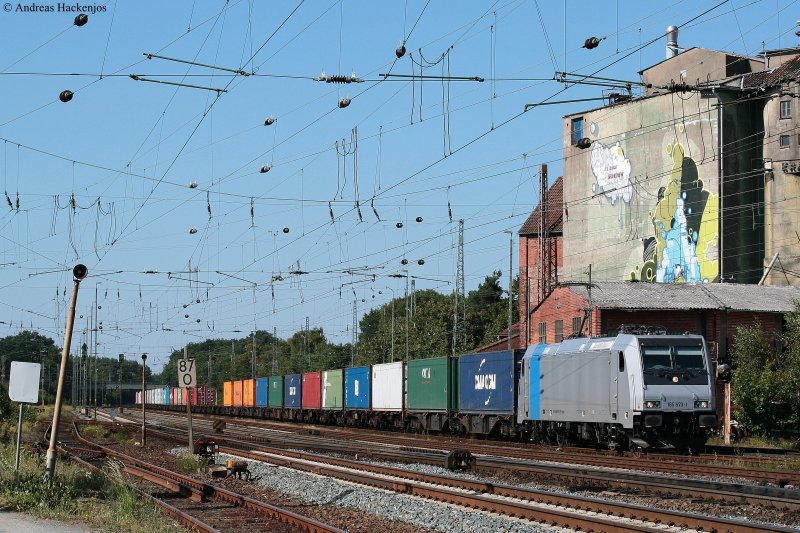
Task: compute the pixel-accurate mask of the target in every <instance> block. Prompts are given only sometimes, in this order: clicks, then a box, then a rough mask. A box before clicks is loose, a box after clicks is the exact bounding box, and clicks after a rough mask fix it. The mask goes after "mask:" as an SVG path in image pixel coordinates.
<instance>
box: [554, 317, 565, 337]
mask: <svg viewBox="0 0 800 533" xmlns="http://www.w3.org/2000/svg"><path fill="white" fill-rule="evenodd" d="M563 340H564V321H563V320H556V338H555V340H554V341H553V342H561V341H563Z"/></svg>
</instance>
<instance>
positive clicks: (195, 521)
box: [62, 448, 220, 533]
mask: <svg viewBox="0 0 800 533" xmlns="http://www.w3.org/2000/svg"><path fill="white" fill-rule="evenodd" d="M62 450H64V451H65V452H66V453H67V456H68V457H69V460H70V461H74V462H75V463H77V464H79V465H81V466H82V467H83V468H86V469H87V470H90V471H92V472H94V473H95V474H100V475H102V474H103V471H102V470H101V469H99V468H97V467H96V466H95V465H93V464H91V463H89V462H87V461H85V460H83V459H82V458H80V457H78V456H77V455H74V454H72V453H70V452H69V449H66V450H65V449H63V448H62ZM114 482H115V483H121V482H120V481H117V480H114ZM126 486H127V488H128V489H130V490H132V491H133V492H135V493H136V494H138V495H139V496H140V497H142V498H144V499H146V500H149V501H150V502H152V503H153V504H155V505H156V506H157V507H159V508H161V510H162V511H164V512H165V513H166V514H168V515H170V516H172V517H173V518H175V519H177V520H179V521H180V522H182V523H183V524H185V525H187V526H189V527H191V528H193V529H195V530H196V531H202V532H205V533H220V531H219V530H218V529H216V528H214V527H213V526H211V525H210V524H207V523H206V522H203V521H202V520H200V519H199V518H196V517H194V516H192V515H190V514H187V513H184V512H183V511H181V510H180V509H178V508H177V507H174V506H172V505H170V504H168V503H167V502H165V501H164V500H161V499H159V498H156V497H155V496H153V495H152V494H148V493H147V492H145V491H143V490H141V489H139V488H137V487H133V486H131V485H126ZM162 486H163V485H162Z"/></svg>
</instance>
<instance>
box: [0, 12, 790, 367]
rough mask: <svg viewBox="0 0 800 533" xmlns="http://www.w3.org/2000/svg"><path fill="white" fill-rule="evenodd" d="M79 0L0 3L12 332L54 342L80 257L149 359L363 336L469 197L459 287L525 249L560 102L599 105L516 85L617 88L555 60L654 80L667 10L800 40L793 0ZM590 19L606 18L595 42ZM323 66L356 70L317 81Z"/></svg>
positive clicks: (757, 41)
mask: <svg viewBox="0 0 800 533" xmlns="http://www.w3.org/2000/svg"><path fill="white" fill-rule="evenodd" d="M34 5H36V6H39V11H37V12H31V7H32V6H34ZM65 5H66V6H73V7H74V6H75V5H76V4H75V3H65ZM80 5H82V6H88V7H90V8H91V7H94V8H96V9H95V10H96V11H97V12H96V13H89V20H88V23H87V24H86V25H84V26H82V27H78V26H75V25H73V18H74V17H75V15H76V13H75V12H63V8H62V11H61V12H60V11H59V3H57V2H54V3H48V2H36V4H33V3H31V2H28V3H8V4H5V6H4V11H3V12H0V47H1V49H2V54H0V58H1V59H0V95H1V96H2V102H3V105H2V106H0V137H1V138H2V140H0V150H2V154H0V160H1V161H2V165H3V166H2V168H0V180H2V186H3V189H4V193H7V195H8V199H9V200H10V201H11V204H12V206H13V207H12V208H10V207H9V205H8V203H7V201H6V198H5V194H4V197H3V198H2V200H3V201H2V204H0V266H1V268H0V335H9V334H14V333H16V332H18V331H19V330H20V329H21V328H24V329H31V327H32V328H33V329H35V330H38V331H40V332H42V333H43V334H45V335H49V336H51V337H53V338H54V339H55V340H56V342H57V344H59V345H60V344H61V341H62V339H63V329H64V320H65V316H66V307H67V304H68V302H69V293H70V290H71V277H70V275H69V272H70V271H71V268H72V266H73V265H74V264H76V263H84V264H86V265H87V266H88V268H89V270H90V277H89V278H88V279H87V280H86V281H85V282H84V283H83V284H82V286H81V292H80V296H79V301H78V312H77V315H78V316H77V322H76V330H75V345H77V344H78V343H79V342H81V341H82V340H83V335H84V330H85V329H86V328H87V323H88V319H89V317H90V314H91V313H92V312H93V308H94V307H95V293H96V294H97V302H96V304H97V309H96V311H97V316H98V321H100V322H102V327H103V329H102V331H101V332H100V333H99V335H98V342H99V344H98V352H99V353H101V354H103V355H108V356H115V355H116V354H117V353H126V354H138V353H140V352H149V353H150V354H151V360H152V361H153V362H154V364H155V366H156V367H158V366H160V365H161V364H163V363H164V362H165V360H166V356H167V355H168V354H169V352H170V350H171V348H172V347H179V346H181V345H183V344H184V343H186V342H194V341H199V340H202V339H205V338H207V337H238V336H244V335H246V334H247V333H248V332H249V331H251V330H252V329H253V328H254V327H255V328H257V329H266V330H270V331H271V330H272V329H273V328H276V329H277V332H278V335H279V336H281V337H287V336H289V335H291V334H292V333H293V332H294V331H296V330H298V329H300V328H301V327H302V326H303V325H304V324H305V320H306V317H308V320H309V325H310V326H311V327H322V328H323V329H324V331H325V333H326V335H327V336H328V337H329V338H330V339H331V340H333V341H336V342H347V341H349V340H350V338H351V331H350V328H351V323H352V309H353V302H354V301H355V302H356V304H357V308H358V314H359V315H361V314H363V313H364V312H365V311H367V310H369V309H370V308H372V307H374V306H378V305H381V304H383V303H385V302H387V301H389V299H390V298H391V296H392V291H394V294H396V295H398V296H399V295H401V294H402V293H403V290H404V287H405V279H400V278H397V277H392V275H397V274H402V275H403V276H404V275H405V274H404V273H403V272H402V270H403V269H407V270H408V272H409V275H410V276H413V277H415V278H416V279H415V283H416V287H417V289H424V288H434V289H436V290H440V291H442V292H450V291H452V290H453V284H454V280H455V261H456V249H455V245H456V243H457V228H458V224H457V222H458V220H459V219H464V220H465V273H466V285H467V289H468V290H470V289H473V288H475V287H476V286H477V284H478V283H479V282H480V281H481V280H482V279H483V277H484V276H485V275H486V274H488V273H490V272H492V271H493V270H502V271H503V273H504V275H507V268H508V266H507V265H508V235H507V234H504V233H503V232H504V231H507V230H513V231H514V232H515V249H516V245H517V244H516V230H517V229H518V228H519V226H520V225H521V224H522V222H523V221H524V220H525V218H526V217H527V215H528V214H529V212H530V211H531V209H532V207H533V205H534V203H535V201H536V198H537V196H538V186H537V182H538V181H537V179H538V178H537V172H538V165H539V164H540V163H547V164H548V165H549V175H550V181H551V182H552V180H553V179H555V177H557V176H559V175H560V169H561V162H560V158H561V145H562V139H561V127H562V124H561V117H562V116H563V115H565V114H568V113H572V112H575V111H579V110H581V109H584V108H590V107H596V103H594V102H590V103H588V104H587V103H586V102H583V103H566V104H562V105H551V106H546V107H539V108H534V109H532V110H530V111H528V112H527V113H523V112H522V111H523V109H524V106H525V104H531V103H537V102H542V101H545V100H547V99H549V98H552V99H553V100H570V99H579V98H593V97H601V96H602V95H603V93H602V89H601V88H598V87H587V86H571V87H569V88H566V90H565V87H564V86H563V85H561V84H559V83H557V82H555V81H552V78H553V76H554V73H555V71H565V70H566V71H568V72H578V73H582V74H592V73H597V75H600V76H607V77H612V78H620V79H628V80H637V79H638V74H637V71H638V70H640V69H641V68H642V67H646V66H648V65H651V64H654V63H656V62H658V61H661V60H662V59H663V58H664V45H665V38H663V37H662V35H663V34H664V31H665V29H666V27H667V26H668V25H670V24H674V25H680V26H681V28H680V37H679V44H680V45H681V46H683V47H691V46H701V47H705V48H711V49H721V50H727V51H731V52H736V53H740V54H755V53H757V52H758V51H759V50H761V49H762V42H763V43H764V44H763V46H766V48H768V49H771V48H779V47H787V46H795V45H796V44H797V37H796V36H795V35H794V31H795V21H796V18H797V2H796V1H785V0H777V1H776V0H763V1H754V2H748V1H743V0H731V1H728V2H723V3H722V4H718V3H717V2H689V1H682V2H681V1H678V2H630V1H605V0H601V1H597V2H578V1H577V0H566V1H560V2H554V1H553V2H551V1H545V0H540V1H539V2H538V5H537V3H536V2H532V1H522V0H508V1H503V0H499V1H497V2H494V3H490V2H470V1H465V2H445V1H443V0H431V1H430V2H423V1H417V0H412V1H408V2H365V1H348V0H343V1H311V0H306V1H304V2H256V1H252V0H250V1H248V0H231V1H229V2H224V1H175V2H168V3H164V2H147V1H142V2H132V1H127V2H126V1H109V2H105V3H100V2H99V3H81V4H80ZM47 6H52V7H53V11H44V12H42V11H41V8H42V7H47ZM26 7H27V8H28V9H27V10H26V9H25V8H26ZM9 9H10V11H9ZM565 9H566V13H565ZM705 11H708V13H706V14H705V15H701V14H702V13H703V12H705ZM699 15H700V16H699ZM698 16H699V18H698ZM693 19H694V20H693ZM690 20H693V22H690V23H689V24H684V23H686V22H687V21H690ZM592 36H597V37H604V38H605V39H604V40H603V41H602V42H601V44H600V46H599V47H598V48H596V49H594V50H587V49H585V48H582V45H583V42H584V40H585V39H587V38H588V37H592ZM404 39H405V40H406V41H407V42H406V49H407V53H406V55H405V56H404V57H403V58H401V59H396V56H395V49H396V48H397V46H398V45H399V44H400V43H401V42H402V41H403V40H404ZM650 41H654V42H653V43H652V44H649V45H646V46H643V45H645V44H646V43H648V42H650ZM144 54H154V55H160V56H164V57H168V58H172V59H179V60H182V61H193V62H197V63H204V64H209V65H216V66H220V67H224V68H227V69H232V70H234V71H242V72H243V73H248V74H251V75H242V74H236V73H232V72H230V71H226V70H220V69H211V68H206V67H201V66H193V65H189V64H186V63H181V62H177V61H171V60H168V59H159V58H151V59H148V58H147V57H146V56H145V55H144ZM323 72H324V73H325V74H326V75H344V76H350V75H352V73H355V76H357V77H358V78H360V79H363V80H364V81H363V82H361V83H351V84H331V83H324V82H319V81H314V80H313V78H314V77H318V76H320V75H321V74H322V73H323ZM253 73H254V74H253ZM386 73H391V74H406V75H408V74H416V75H420V74H422V75H426V76H443V75H446V76H449V77H465V78H474V77H480V78H483V79H484V80H485V81H483V82H477V81H472V80H466V81H460V80H453V81H450V82H449V83H446V84H443V83H442V81H441V80H439V79H428V81H425V82H422V83H421V82H416V83H412V82H411V81H409V79H408V78H402V77H392V78H389V79H386V78H384V77H382V76H381V75H382V74H386ZM64 74H80V75H70V76H67V75H64ZM101 74H102V76H101ZM131 74H134V75H137V76H139V77H140V78H145V79H149V80H161V81H169V82H173V83H182V84H190V85H197V86H201V87H210V88H215V89H222V90H225V91H227V92H221V91H220V92H217V91H209V90H204V89H197V88H188V87H176V86H174V85H168V84H163V83H150V82H147V81H136V80H134V79H132V78H131V77H130V75H131ZM67 89H68V90H71V91H73V92H74V97H73V99H72V100H71V101H70V102H68V103H62V102H60V101H59V98H58V96H59V93H60V92H61V91H63V90H67ZM343 98H349V99H350V100H351V103H350V105H349V106H348V107H346V108H339V107H338V105H337V104H338V102H339V101H340V100H341V99H343ZM597 105H599V104H597ZM267 118H271V119H274V123H273V124H271V125H269V126H265V125H264V122H265V120H266V119H267ZM354 130H355V131H354ZM337 142H338V155H337ZM264 165H269V167H270V170H269V171H268V172H266V173H262V172H260V169H261V167H262V166H264ZM356 175H357V180H356V179H355V178H356ZM193 183H194V184H196V186H192V184H193ZM17 199H19V209H17V207H16V203H17ZM357 204H358V206H359V207H360V211H361V216H360V217H359V214H358V208H357V207H356V205H357ZM448 205H449V208H448ZM373 207H374V209H373ZM376 213H377V216H376ZM451 215H452V221H451ZM332 217H333V221H332ZM378 217H380V221H379V220H378ZM418 217H421V220H422V221H421V222H417V221H416V220H417V218H418ZM398 223H402V225H403V226H402V228H398V227H397V225H398ZM284 228H286V229H287V230H288V232H284ZM515 255H516V254H515ZM404 258H405V259H407V260H408V265H407V266H403V265H402V264H401V260H402V259H404ZM420 260H422V261H424V264H419V261H420ZM514 265H515V266H514V268H515V270H516V268H517V258H516V257H515V258H514ZM298 271H300V272H305V273H304V274H297V273H296V272H298ZM147 272H150V273H147ZM292 272H295V274H292ZM504 283H505V282H504ZM362 300H363V301H362Z"/></svg>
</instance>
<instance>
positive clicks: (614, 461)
mask: <svg viewBox="0 0 800 533" xmlns="http://www.w3.org/2000/svg"><path fill="white" fill-rule="evenodd" d="M161 407H162V406H157V408H159V410H160V408H161ZM167 407H168V406H167ZM163 412H165V413H170V414H172V415H175V414H178V413H175V412H173V411H171V410H170V409H164V410H163ZM197 416H198V418H206V419H214V418H219V416H214V415H207V414H203V413H198V414H197ZM222 416H223V417H226V418H228V417H229V416H226V415H222ZM240 420H242V421H243V423H245V422H244V420H247V422H246V423H247V424H251V425H254V426H260V427H275V426H276V425H278V424H280V422H275V421H266V420H259V419H240ZM292 426H297V424H292ZM281 427H282V426H281ZM298 427H300V426H298ZM313 431H318V432H319V433H320V434H322V435H330V436H334V438H336V437H341V435H342V433H343V432H346V431H347V429H346V428H330V427H324V428H319V429H314V430H313ZM358 438H359V439H360V440H364V441H372V442H378V443H391V444H397V443H398V442H408V443H412V444H413V442H414V441H415V440H418V439H415V438H414V437H411V436H407V435H400V434H397V433H391V434H387V435H375V434H371V433H363V432H361V435H360V436H359V437H358ZM431 445H432V446H437V445H438V446H442V447H452V443H448V442H442V443H431ZM458 446H459V448H463V449H467V450H470V451H471V452H472V453H484V454H487V455H492V454H498V453H502V454H503V455H504V456H507V457H518V458H523V459H534V460H542V459H544V460H552V461H559V462H563V461H571V462H574V463H580V464H585V465H590V466H601V467H608V468H630V464H631V458H630V457H628V458H627V459H626V460H627V463H625V464H623V463H622V462H621V461H622V459H621V458H619V457H609V456H607V455H603V454H589V455H587V454H586V451H585V450H582V451H574V452H569V451H566V452H553V451H550V450H546V449H542V448H537V449H533V450H531V449H526V448H522V447H504V448H503V449H502V451H500V450H498V448H500V446H497V445H490V444H476V443H475V442H473V441H465V442H464V443H463V444H459V445H458ZM712 449H714V448H712ZM764 453H767V451H766V450H765V451H764ZM723 457H725V458H726V459H728V457H729V456H723ZM772 457H773V461H774V458H775V456H774V455H773V456H772ZM782 457H785V458H786V460H789V461H794V460H796V459H795V458H794V456H793V455H791V454H785V455H782ZM683 459H686V458H685V457H683V456H680V455H668V454H660V453H656V454H650V455H647V454H645V455H644V456H637V457H636V458H635V461H636V464H637V465H640V466H641V468H642V469H649V470H654V471H661V472H665V473H673V474H683V473H685V472H686V467H687V465H689V467H690V468H691V471H692V473H693V474H701V475H709V476H729V477H741V478H746V479H751V480H754V481H758V482H762V483H774V484H776V485H778V486H784V485H794V486H800V473H798V472H796V471H782V470H770V469H757V468H752V467H751V468H748V467H742V466H719V465H708V464H704V463H707V462H708V461H710V460H718V459H719V457H715V458H714V459H712V458H711V457H705V456H692V458H691V459H689V460H683ZM751 459H752V460H753V461H754V462H764V461H765V459H764V458H761V457H760V458H750V457H748V458H747V459H746V460H751ZM740 460H741V458H740Z"/></svg>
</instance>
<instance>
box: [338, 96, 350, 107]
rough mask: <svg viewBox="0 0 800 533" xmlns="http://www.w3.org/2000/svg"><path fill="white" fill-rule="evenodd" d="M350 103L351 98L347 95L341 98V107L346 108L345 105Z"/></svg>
mask: <svg viewBox="0 0 800 533" xmlns="http://www.w3.org/2000/svg"><path fill="white" fill-rule="evenodd" d="M349 105H350V99H349V98H347V97H344V98H342V99H341V100H339V108H340V109H344V108H345V107H347V106H349Z"/></svg>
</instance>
